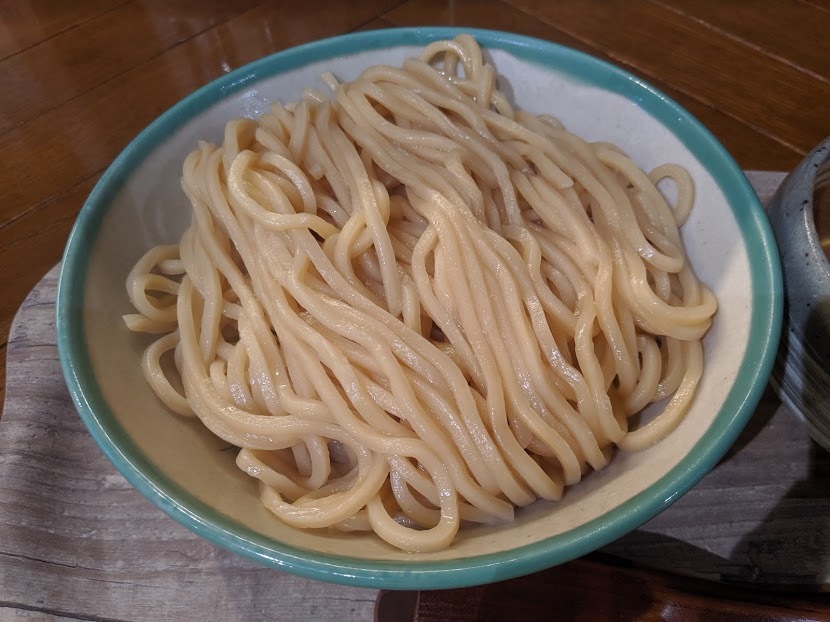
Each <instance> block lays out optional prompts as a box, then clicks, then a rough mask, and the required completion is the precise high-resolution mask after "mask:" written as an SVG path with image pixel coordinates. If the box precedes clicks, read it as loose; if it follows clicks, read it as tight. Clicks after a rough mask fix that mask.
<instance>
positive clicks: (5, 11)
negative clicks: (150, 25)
mask: <svg viewBox="0 0 830 622" xmlns="http://www.w3.org/2000/svg"><path fill="white" fill-rule="evenodd" d="M125 1H126V0H86V1H85V2H55V1H54V0H5V1H4V2H3V3H0V59H3V58H6V57H7V56H11V55H12V54H16V53H17V52H20V51H21V50H25V49H26V48H28V47H30V46H32V45H35V44H36V43H39V42H41V41H45V40H47V39H49V38H50V37H54V36H55V35H56V34H59V33H61V32H64V31H66V30H68V29H70V28H72V27H74V26H77V25H78V24H82V23H83V22H85V21H86V20H88V19H91V18H92V17H95V16H96V15H100V14H101V13H105V12H106V11H108V10H110V9H112V8H114V7H117V6H118V5H120V4H124V2H125Z"/></svg>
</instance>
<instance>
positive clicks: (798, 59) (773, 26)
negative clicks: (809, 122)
mask: <svg viewBox="0 0 830 622" xmlns="http://www.w3.org/2000/svg"><path fill="white" fill-rule="evenodd" d="M652 1H653V2H655V3H656V4H660V5H663V6H665V7H667V8H670V9H671V10H673V11H675V12H676V13H678V14H680V15H683V16H686V17H688V18H690V19H693V20H695V21H697V22H698V23H700V24H702V25H705V26H706V27H708V28H712V29H715V30H716V31H717V32H719V33H720V34H722V35H724V36H726V37H731V38H733V39H735V40H736V41H737V42H739V43H743V44H744V45H748V46H750V47H752V48H754V49H756V50H760V51H762V52H763V53H764V54H767V55H768V56H770V57H772V58H776V59H778V60H781V61H783V62H785V63H787V64H790V65H791V66H793V67H795V68H796V69H799V70H801V71H804V72H809V73H810V74H811V75H813V76H815V77H816V78H818V79H820V80H822V81H824V82H828V81H830V54H828V46H827V44H826V42H827V40H828V36H830V35H828V33H830V13H829V12H827V11H825V10H822V9H820V8H818V7H816V6H813V5H810V4H804V3H800V2H792V0H764V2H763V4H761V3H759V2H712V1H711V0H652ZM804 41H811V42H815V44H814V45H804ZM821 42H825V43H824V44H822V43H821Z"/></svg>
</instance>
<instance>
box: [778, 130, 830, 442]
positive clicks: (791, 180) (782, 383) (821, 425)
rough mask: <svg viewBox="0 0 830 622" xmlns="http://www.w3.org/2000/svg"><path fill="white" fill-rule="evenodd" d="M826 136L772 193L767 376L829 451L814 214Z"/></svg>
mask: <svg viewBox="0 0 830 622" xmlns="http://www.w3.org/2000/svg"><path fill="white" fill-rule="evenodd" d="M829 158H830V138H828V139H826V140H825V141H824V142H822V143H821V144H819V145H818V146H817V147H816V148H815V149H814V150H813V151H812V152H810V154H809V155H807V157H806V158H804V160H803V161H802V162H801V164H799V166H798V167H797V168H796V169H795V170H793V171H792V172H791V173H790V174H789V175H788V176H787V178H786V179H785V180H784V183H782V184H781V187H780V188H779V189H778V191H777V192H776V193H775V196H773V198H772V200H771V202H770V206H769V217H770V222H771V224H772V229H773V232H774V234H775V238H776V242H777V243H778V248H779V251H780V254H781V264H782V268H783V275H784V291H785V294H786V302H785V311H784V322H785V324H784V331H783V334H782V337H781V344H780V346H779V351H778V357H777V360H776V364H775V368H774V371H773V375H772V380H773V385H774V386H775V388H776V389H777V391H778V393H779V395H780V397H781V399H782V400H783V401H784V402H785V403H786V404H787V405H788V406H789V407H790V408H791V409H792V410H793V411H794V412H796V413H798V415H799V416H800V417H801V418H802V419H803V420H804V421H805V423H806V424H807V426H808V427H809V429H810V434H811V435H812V436H813V438H814V439H815V440H816V441H818V442H819V443H820V444H822V445H823V446H824V447H825V449H828V450H830V369H829V367H830V263H828V261H827V257H826V256H825V254H824V250H823V249H822V248H821V245H820V243H819V236H818V232H817V231H816V221H815V214H814V207H815V205H814V201H815V182H816V174H817V172H818V171H819V169H820V168H821V166H822V165H823V164H824V163H825V162H826V161H828V159H829Z"/></svg>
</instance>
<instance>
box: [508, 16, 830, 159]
mask: <svg viewBox="0 0 830 622" xmlns="http://www.w3.org/2000/svg"><path fill="white" fill-rule="evenodd" d="M510 4H511V5H512V6H515V7H517V8H519V9H521V10H523V11H527V12H528V13H530V14H531V15H533V16H535V17H537V18H538V19H541V20H543V21H545V22H547V23H549V24H552V25H555V26H556V27H557V28H558V29H560V30H562V31H564V32H567V33H568V34H570V35H571V36H573V37H575V38H577V39H579V40H581V41H583V42H585V43H586V44H590V45H593V46H595V47H600V48H604V49H605V50H606V52H607V53H608V55H609V56H611V57H612V58H614V59H616V60H618V61H622V62H625V63H628V64H631V65H633V66H635V67H637V68H638V69H639V70H640V72H642V73H643V74H645V75H647V76H649V77H657V76H659V77H661V78H663V79H664V80H665V81H666V82H667V83H668V84H670V85H671V86H673V87H674V88H675V89H677V90H679V91H682V92H684V93H686V94H687V95H689V96H692V97H694V98H696V99H698V100H700V101H702V102H704V103H706V104H709V105H710V106H712V107H714V108H716V109H718V110H721V111H723V112H724V113H726V114H728V115H730V116H732V117H735V118H737V119H740V120H742V121H743V122H745V123H747V124H748V125H749V126H750V127H753V128H755V129H757V130H758V131H760V132H763V133H764V134H766V135H768V136H770V137H771V138H773V139H775V140H777V141H779V142H781V143H782V144H786V145H790V146H791V147H792V148H793V149H795V150H798V151H802V152H805V151H809V150H810V149H812V148H813V147H814V146H815V145H817V144H818V143H819V142H820V141H821V140H822V139H823V138H825V137H826V136H828V135H830V115H828V114H827V113H826V109H827V108H826V106H823V105H821V104H820V103H821V102H826V101H827V85H826V84H825V83H824V82H821V81H817V80H816V79H815V78H813V77H812V76H809V75H806V74H804V73H803V72H801V71H799V70H798V69H795V68H793V67H792V66H790V65H788V64H787V63H784V62H781V61H778V60H776V59H774V58H771V57H770V56H768V55H767V54H765V53H763V52H760V51H758V50H754V49H751V48H749V47H747V46H745V45H743V44H741V43H739V42H737V41H735V40H734V39H733V38H730V37H728V36H724V35H722V34H720V33H718V32H715V31H713V30H710V29H705V28H701V27H700V24H698V23H696V22H695V21H693V20H690V19H688V18H686V17H684V16H682V15H678V14H677V13H675V12H674V11H670V10H668V9H666V8H665V7H662V6H658V5H655V4H652V3H651V2H649V1H648V0H629V1H623V0H609V1H608V2H605V3H603V10H602V11H598V10H596V9H595V6H594V5H593V3H590V2H581V1H580V0H560V1H558V2H552V3H549V2H547V1H546V0H511V1H510ZM730 4H731V3H730Z"/></svg>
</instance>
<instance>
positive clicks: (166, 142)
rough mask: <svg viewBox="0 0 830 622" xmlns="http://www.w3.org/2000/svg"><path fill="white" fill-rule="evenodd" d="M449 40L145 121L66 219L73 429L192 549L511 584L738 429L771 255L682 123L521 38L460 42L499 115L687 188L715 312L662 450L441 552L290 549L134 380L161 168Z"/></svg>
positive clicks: (622, 520)
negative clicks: (482, 69) (496, 100)
mask: <svg viewBox="0 0 830 622" xmlns="http://www.w3.org/2000/svg"><path fill="white" fill-rule="evenodd" d="M459 32H462V31H461V30H460V29H456V28H413V29H393V30H383V31H376V32H366V33H358V34H351V35H346V36H342V37H335V38H332V39H326V40H322V41H318V42H315V43H311V44H308V45H303V46H300V47H297V48H293V49H290V50H287V51H284V52H280V53H278V54H275V55H273V56H270V57H267V58H263V59H261V60H259V61H256V62H254V63H252V64H250V65H248V66H246V67H243V68H241V69H238V70H236V71H233V72H231V73H229V74H228V75H225V76H223V77H222V78H220V79H218V80H216V81H215V82H213V83H211V84H209V85H208V86H206V87H204V88H202V89H200V90H198V91H196V92H195V93H193V94H192V95H190V96H188V97H187V98H185V99H184V100H183V101H181V102H180V103H178V104H177V105H175V106H174V107H173V108H171V109H170V110H168V111H167V112H165V113H164V114H163V115H162V116H161V117H159V118H158V119H157V120H156V121H154V122H153V123H152V124H151V125H150V126H149V127H147V129H145V130H144V131H143V132H142V133H141V134H140V135H139V136H138V137H137V138H136V139H135V140H134V141H133V142H132V143H131V144H130V145H129V146H128V147H127V148H126V149H125V150H124V151H123V153H121V155H119V156H118V158H117V159H116V160H115V161H114V162H113V164H112V166H111V167H110V168H109V170H108V171H107V172H106V173H105V174H104V176H103V177H102V178H101V180H100V181H99V183H98V184H97V186H96V187H95V189H94V190H93V192H92V193H91V195H90V196H89V199H88V200H87V202H86V205H85V206H84V208H83V210H82V211H81V214H80V215H79V217H78V221H77V224H76V225H75V228H74V230H73V232H72V235H71V237H70V240H69V242H68V245H67V248H66V254H65V257H64V262H63V267H62V270H61V276H60V282H59V292H58V302H57V332H58V343H59V348H60V356H61V363H62V365H63V370H64V374H65V376H66V381H67V384H68V386H69V389H70V392H71V394H72V397H73V399H74V401H75V404H76V406H77V409H78V411H79V413H80V416H81V417H82V418H83V420H84V422H85V424H86V426H87V427H88V429H89V431H90V433H91V435H92V436H93V438H94V439H95V440H96V441H97V443H98V444H99V445H100V447H101V449H102V450H103V451H104V453H105V454H106V455H107V456H108V457H109V459H110V460H111V461H112V462H113V464H114V465H115V466H116V467H117V468H118V469H119V471H121V473H122V474H123V475H124V477H125V478H126V479H127V480H128V481H129V482H130V483H131V484H132V485H133V486H135V488H137V489H138V490H139V491H140V492H141V493H142V494H143V495H145V496H146V497H147V498H148V499H149V500H150V501H152V502H153V503H154V504H156V505H157V506H158V507H159V508H160V509H161V510H163V511H164V512H166V513H167V514H168V515H170V516H171V517H172V518H173V519H175V520H177V521H178V522H180V523H181V524H183V525H184V526H186V527H187V528H189V529H191V530H193V531H194V532H196V533H197V534H199V535H200V536H203V537H204V538H206V539H208V540H210V541H211V542H213V543H215V544H217V545H219V546H222V547H225V548H227V549H229V550H231V551H235V552H236V553H239V554H241V555H244V556H246V557H249V558H251V559H254V560H256V561H258V562H261V563H263V564H266V565H269V566H273V567H274V568H278V569H281V570H286V571H289V572H292V573H295V574H298V575H302V576H306V577H311V578H314V579H321V580H326V581H333V582H337V583H344V584H351V585H357V586H366V587H374V588H387V589H432V588H450V587H459V586H469V585H475V584H482V583H487V582H493V581H498V580H502V579H507V578H510V577H515V576H519V575H522V574H527V573H530V572H533V571H537V570H540V569H543V568H546V567H550V566H553V565H555V564H559V563H562V562H565V561H568V560H570V559H573V558H576V557H578V556H580V555H583V554H585V553H588V552H590V551H593V550H595V549H598V548H600V547H602V546H603V545H605V544H607V543H609V542H611V541H612V540H614V539H616V538H618V537H620V536H622V535H623V534H625V533H627V532H629V531H631V530H633V529H635V528H637V527H638V526H639V525H641V524H642V523H644V522H645V521H647V520H648V519H650V518H652V517H653V516H655V515H656V514H657V513H659V512H660V511H662V510H663V509H665V508H666V507H668V506H669V505H670V504H671V503H672V502H673V501H675V500H676V499H677V498H678V497H679V496H680V495H682V494H683V493H684V492H686V491H687V490H688V489H689V488H691V487H692V486H693V485H694V484H695V482H697V481H698V480H699V479H700V478H701V477H703V475H704V474H705V473H706V472H707V471H708V470H709V469H711V468H712V467H713V466H714V465H715V464H716V462H717V461H718V460H719V459H720V458H721V456H723V454H724V453H725V452H726V450H727V449H728V448H729V446H730V445H731V444H732V442H733V441H734V439H735V438H736V436H737V435H738V433H739V432H740V430H741V429H742V428H743V426H744V424H745V423H746V421H747V420H748V419H749V417H750V415H751V414H752V412H753V409H754V407H755V405H756V404H757V402H758V400H759V398H760V396H761V394H762V391H763V389H764V387H765V385H766V382H767V378H768V375H769V372H770V368H771V365H772V362H773V358H774V354H775V350H776V347H777V344H778V337H779V332H780V324H781V305H782V295H781V290H782V286H781V275H780V267H779V263H778V255H777V251H776V247H775V244H774V241H773V238H772V234H771V232H770V229H769V226H768V222H767V220H766V217H765V215H764V213H763V211H762V209H761V206H760V205H759V203H758V200H757V198H756V196H755V194H754V192H753V191H752V188H751V187H750V185H749V184H748V182H747V180H746V178H745V177H744V175H743V174H742V172H741V170H740V169H739V168H738V166H737V165H736V164H735V162H734V161H733V160H732V159H731V158H730V156H729V155H728V154H727V152H726V151H725V150H724V148H723V147H722V146H721V145H720V144H719V143H718V142H717V140H715V138H714V137H713V136H712V135H711V134H710V133H709V132H708V131H707V130H706V129H704V127H703V126H702V125H701V124H700V123H699V122H698V121H696V120H695V119H694V118H693V117H692V116H691V115H690V114H689V113H688V112H686V111H685V110H683V109H682V108H681V107H680V106H678V105H677V104H676V103H674V102H673V101H672V100H670V99H669V98H668V97H666V96H665V95H663V94H661V93H660V92H659V91H657V90H656V89H654V88H653V87H651V86H649V85H648V84H646V83H645V82H643V81H642V80H640V79H639V78H636V77H634V76H632V75H630V74H628V73H626V72H624V71H622V70H620V69H618V68H616V67H614V66H611V65H609V64H606V63H604V62H602V61H599V60H597V59H595V58H592V57H590V56H587V55H585V54H582V53H580V52H576V51H574V50H571V49H568V48H565V47H561V46H559V45H554V44H552V43H548V42H545V41H541V40H537V39H531V38H527V37H523V36H518V35H513V34H508V33H503V32H494V31H485V30H475V29H464V32H468V33H470V34H472V36H473V37H475V38H476V39H477V41H478V42H479V44H480V45H481V46H482V47H483V48H485V50H486V54H487V55H488V56H489V57H490V59H491V60H492V62H494V63H495V66H496V68H497V70H498V71H499V73H500V75H502V76H504V79H503V80H502V82H501V87H502V89H503V90H504V91H505V92H506V93H507V94H508V95H509V96H511V97H512V98H513V100H514V101H515V103H516V104H518V105H519V106H522V107H524V108H526V109H528V110H530V111H533V112H539V113H541V112H546V113H548V114H552V115H554V116H556V117H558V118H559V119H561V120H562V121H563V122H564V124H565V126H566V127H567V128H568V129H569V130H571V131H572V132H575V133H577V134H580V135H582V136H583V137H584V138H587V139H588V140H606V141H609V140H610V141H613V142H615V143H617V144H618V145H620V146H621V147H622V148H623V149H624V150H626V151H627V153H628V154H629V155H630V156H631V157H632V158H633V159H634V161H635V162H636V163H637V164H639V165H640V166H641V167H643V168H649V167H653V166H655V165H657V164H658V163H662V162H669V161H672V162H678V163H680V164H682V165H684V166H686V167H687V168H688V170H689V171H690V173H691V174H692V177H693V178H694V180H695V183H696V187H697V201H696V207H695V209H694V210H693V212H692V216H691V217H690V219H689V220H688V221H687V223H686V224H685V226H684V228H683V237H684V240H685V243H686V248H687V252H688V254H689V257H690V260H691V262H692V265H693V266H694V268H695V270H696V272H697V274H698V275H699V277H700V278H701V279H702V280H703V281H704V282H705V283H707V284H708V286H709V287H710V288H711V289H712V290H713V291H714V292H715V294H716V295H717V297H718V299H719V311H718V314H717V316H716V321H715V322H714V325H713V327H712V328H711V330H710V331H709V333H708V334H707V336H706V338H705V342H704V348H705V358H706V368H705V372H704V375H703V378H702V380H701V384H700V388H699V391H698V394H697V397H696V399H695V402H694V404H693V406H692V408H691V409H690V411H689V413H688V415H687V416H686V418H685V419H684V420H683V422H682V423H681V424H680V425H679V426H678V427H677V428H676V429H675V430H674V431H673V432H672V433H671V434H670V435H669V436H668V437H667V438H666V439H664V440H663V441H662V442H660V443H658V444H656V445H654V446H653V447H650V448H649V449H647V450H644V451H641V452H639V453H630V454H629V453H625V454H620V455H618V456H617V457H616V458H615V459H614V460H613V461H612V463H611V465H610V466H609V467H608V468H606V469H604V470H603V471H601V472H597V473H592V474H590V475H589V476H587V477H586V478H585V479H584V481H583V482H581V483H580V484H579V485H578V486H574V487H572V488H570V489H568V491H567V493H566V495H565V496H564V498H563V500H562V501H560V502H557V503H552V502H541V501H540V502H536V503H534V504H532V505H531V506H529V507H527V508H524V509H522V510H520V511H518V512H517V516H516V519H515V520H514V521H513V522H512V523H510V524H506V525H499V526H481V527H471V528H464V529H462V532H461V533H460V534H459V536H458V537H457V539H456V540H455V542H454V543H453V544H452V546H451V547H450V548H448V549H446V550H444V551H441V552H436V553H428V554H410V553H404V552H402V551H399V550H396V549H393V548H392V547H390V546H388V545H386V544H384V543H383V542H382V541H380V540H379V539H378V538H376V537H374V536H369V535H365V536H364V535H358V534H354V533H353V534H342V533H340V534H336V533H335V534H333V533H329V532H321V531H299V530H296V529H293V528H291V527H288V526H286V525H284V524H282V523H280V522H279V521H278V520H276V519H275V518H274V517H273V516H272V515H271V514H270V513H269V512H268V511H267V510H266V509H265V508H264V507H263V506H262V505H261V504H260V502H259V500H258V498H257V495H256V486H255V482H254V480H253V479H251V478H249V477H247V476H246V475H244V474H243V473H242V472H241V471H239V469H238V468H237V467H236V466H235V465H234V455H233V452H228V451H222V449H223V448H226V444H225V443H223V442H221V441H219V440H218V439H216V438H215V437H213V436H212V435H210V434H209V433H208V432H207V431H206V430H205V429H204V428H203V427H202V426H201V425H200V424H199V423H198V422H194V421H193V420H190V419H184V418H180V417H177V416H174V415H172V414H171V413H169V412H167V411H166V410H165V409H164V408H163V407H162V406H161V404H160V403H159V402H158V400H157V399H156V397H155V396H154V394H153V393H151V391H150V389H149V388H148V387H147V385H146V383H145V382H144V380H143V378H142V375H141V372H140V369H139V358H140V354H141V352H142V350H143V348H144V347H145V345H146V340H145V339H144V338H142V337H141V336H136V335H134V334H131V333H129V332H128V331H127V330H126V329H125V328H124V326H123V323H122V322H121V320H120V316H121V315H122V314H123V313H127V312H129V311H130V304H129V301H128V298H127V295H126V292H125V287H124V281H125V277H126V275H127V273H128V271H129V269H130V268H131V267H132V265H133V263H134V262H135V261H136V260H137V258H138V257H140V256H141V255H142V254H143V253H144V251H145V250H147V249H148V248H150V247H151V246H153V245H155V244H159V243H173V242H176V241H177V240H178V237H179V235H180V234H181V232H182V231H183V230H184V228H185V227H186V226H187V225H188V224H189V219H190V211H189V205H188V203H187V201H186V199H185V197H184V196H183V193H182V191H181V189H180V186H179V177H180V170H181V163H182V161H183V159H184V157H185V155H186V154H187V153H188V152H189V151H190V150H191V149H192V148H193V147H194V145H195V144H196V142H197V140H199V139H210V140H213V141H220V140H221V137H222V130H223V127H224V124H225V122H226V121H227V120H229V119H230V118H233V117H235V116H249V117H251V116H257V115H259V114H261V113H263V112H264V111H266V110H267V106H268V103H269V102H270V101H271V100H274V99H281V100H283V101H291V100H294V99H297V98H298V97H299V96H300V93H301V90H302V89H303V88H305V87H308V86H310V85H317V86H321V83H320V82H319V75H320V74H321V73H322V72H323V71H326V70H329V71H332V72H333V73H334V74H335V75H337V76H338V77H339V78H341V79H350V78H354V77H356V76H357V75H358V73H359V72H360V70H361V69H363V68H365V67H367V66H369V65H372V64H376V63H379V62H382V63H387V64H398V63H400V62H401V61H402V60H403V59H404V58H405V57H407V56H411V55H413V54H415V53H416V51H417V50H418V49H419V48H421V47H423V46H424V45H425V44H427V43H428V42H430V41H434V40H438V39H447V38H452V37H454V36H456V35H457V34H459Z"/></svg>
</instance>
